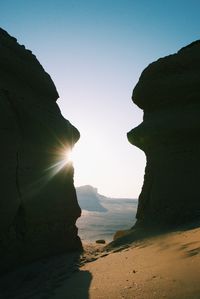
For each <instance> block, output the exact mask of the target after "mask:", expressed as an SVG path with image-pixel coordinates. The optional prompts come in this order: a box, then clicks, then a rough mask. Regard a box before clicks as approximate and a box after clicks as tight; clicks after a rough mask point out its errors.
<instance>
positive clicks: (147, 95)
mask: <svg viewBox="0 0 200 299" xmlns="http://www.w3.org/2000/svg"><path fill="white" fill-rule="evenodd" d="M133 102H134V103H136V104H137V105H138V106H139V107H140V108H142V109H143V110H144V119H143V122H142V123H141V124H140V125H139V126H138V127H136V128H135V129H133V130H132V131H131V132H129V133H128V139H129V141H130V142H131V143H132V144H134V145H136V146H137V147H139V148H140V149H142V150H143V151H144V152H145V154H146V158H147V164H146V170H145V176H144V184H143V188H142V192H141V194H140V197H139V207H138V211H137V223H136V227H138V226H141V227H148V228H153V227H154V228H170V227H175V226H177V225H182V224H186V223H188V222H191V221H196V220H199V218H200V191H199V181H200V138H199V136H200V41H196V42H194V43H192V44H190V45H189V46H186V47H184V48H182V49H181V50H180V51H178V53H176V54H174V55H169V56H167V57H164V58H161V59H159V60H158V61H156V62H154V63H152V64H150V65H149V66H148V67H147V68H146V69H145V70H144V71H143V73H142V75H141V77H140V79H139V82H138V83H137V85H136V87H135V89H134V90H133Z"/></svg>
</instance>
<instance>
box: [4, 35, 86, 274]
mask: <svg viewBox="0 0 200 299" xmlns="http://www.w3.org/2000/svg"><path fill="white" fill-rule="evenodd" d="M58 97H59V96H58V92H57V90H56V88H55V86H54V83H53V81H52V80H51V78H50V76H49V75H48V74H47V73H46V72H45V70H44V69H43V67H42V66H41V65H40V63H39V62H38V60H37V59H36V57H35V56H34V55H33V54H32V53H31V51H29V50H26V49H25V47H24V46H21V45H19V44H18V43H17V40H16V39H15V38H13V37H11V36H10V35H9V34H8V33H7V32H6V31H4V30H3V29H0V138H1V147H0V154H1V159H0V186H1V196H0V256H1V258H0V268H1V270H2V269H7V268H9V267H12V266H14V265H18V264H19V263H23V262H30V261H32V260H35V259H39V258H41V257H43V256H49V255H53V254H57V253H60V252H65V251H67V250H75V249H80V248H81V242H80V239H79V237H78V235H77V228H76V225H75V223H76V220H77V218H78V217H79V216H80V214H81V210H80V207H79V205H78V202H77V197H76V191H75V188H74V184H73V165H72V163H71V162H70V161H69V160H68V154H69V152H70V151H71V149H72V147H73V145H74V143H75V142H77V140H78V139H79V137H80V134H79V132H78V130H77V129H76V128H75V127H74V126H72V125H71V123H70V122H69V121H68V120H66V119H65V118H64V117H63V116H62V114H61V112H60V109H59V107H58V105H57V103H56V100H57V99H58Z"/></svg>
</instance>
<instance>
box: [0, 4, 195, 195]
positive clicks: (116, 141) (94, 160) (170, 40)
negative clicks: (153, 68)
mask: <svg viewBox="0 0 200 299" xmlns="http://www.w3.org/2000/svg"><path fill="white" fill-rule="evenodd" d="M199 13H200V1H199V0H196V1H195V0H190V1H189V0H187V1H184V0H182V1H177V0H174V1H172V0H170V1H167V0H165V1H155V0H151V1H147V0H146V1H145V0H136V1H134V0H112V1H111V0H91V1H89V0H85V1H84V0H82V1H81V0H54V1H51V0H48V1H47V0H39V1H38V0H34V1H33V0H12V1H11V0H2V1H0V26H1V27H3V28H4V29H5V30H7V31H8V32H9V33H10V34H11V35H13V36H15V37H17V39H18V41H19V42H20V43H21V44H24V45H25V46H26V47H27V48H29V49H31V50H32V51H33V52H34V54H35V55H36V56H37V58H38V59H39V61H40V62H41V64H42V65H43V67H44V68H45V69H46V71H47V72H48V73H49V74H50V75H51V77H52V79H53V80H54V82H55V84H56V86H57V89H58V92H59V94H60V99H59V101H58V104H59V106H60V108H61V110H62V113H63V115H64V116H65V117H66V118H67V119H69V120H70V121H71V122H72V123H73V124H74V125H75V126H76V127H77V128H78V129H79V131H80V133H81V139H80V141H79V142H78V144H77V145H76V147H75V149H74V165H75V184H76V185H77V186H80V185H84V184H91V185H93V186H95V187H97V188H98V189H99V192H100V193H102V194H104V195H109V196H114V197H135V198H136V197H138V195H139V193H140V189H141V186H142V182H143V175H144V166H145V156H144V154H143V152H141V151H140V150H139V149H137V148H135V147H134V146H132V145H131V144H129V143H128V141H127V138H126V133H127V131H129V130H131V129H132V128H133V127H135V126H136V125H138V124H139V123H140V122H141V121H142V112H141V111H140V110H139V109H138V108H137V107H136V106H135V105H134V104H132V102H131V93H132V89H133V87H134V85H135V84H136V83H137V81H138V79H139V76H140V73H141V72H142V70H143V69H144V68H145V67H146V66H147V65H148V64H149V63H150V62H152V61H154V60H156V59H158V58H159V57H162V56H166V55H168V54H171V53H174V52H176V51H177V50H178V49H179V48H181V47H182V46H184V45H186V44H188V43H190V42H192V41H193V40H196V39H199V38H200V37H199V34H200V17H199Z"/></svg>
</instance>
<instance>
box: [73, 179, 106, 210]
mask: <svg viewBox="0 0 200 299" xmlns="http://www.w3.org/2000/svg"><path fill="white" fill-rule="evenodd" d="M76 193H77V197H78V202H79V205H80V207H81V209H82V210H87V211H93V212H106V211H107V209H106V208H105V207H104V206H103V205H102V204H101V202H100V199H101V195H100V194H98V190H97V188H94V187H92V186H90V185H85V186H81V187H77V188H76Z"/></svg>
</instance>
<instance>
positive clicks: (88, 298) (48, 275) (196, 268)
mask: <svg viewBox="0 0 200 299" xmlns="http://www.w3.org/2000/svg"><path fill="white" fill-rule="evenodd" d="M80 265H81V267H80V268H79V266H80ZM97 298H99V299H100V298H101V299H118V298H126V299H132V298H137V299H153V298H155V299H160V298H170V299H190V298H191V299H200V228H198V229H192V230H187V231H180V232H174V233H168V234H165V235H162V236H157V237H153V238H148V239H146V240H143V241H138V242H135V243H133V244H129V245H126V246H122V247H121V248H112V249H111V251H109V252H107V251H105V249H104V248H103V245H95V244H85V254H84V256H80V254H78V253H77V254H71V255H70V254H68V255H62V256H59V257H54V258H51V259H44V260H42V261H40V262H38V263H34V264H32V265H28V266H26V267H23V268H21V269H18V270H16V271H15V272H13V273H9V274H7V275H5V276H4V277H1V279H0V299H97Z"/></svg>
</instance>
